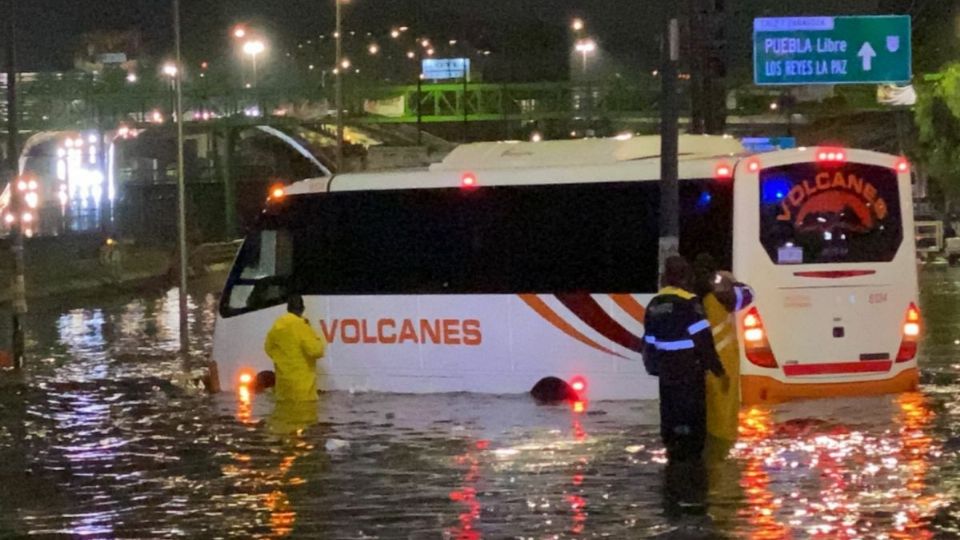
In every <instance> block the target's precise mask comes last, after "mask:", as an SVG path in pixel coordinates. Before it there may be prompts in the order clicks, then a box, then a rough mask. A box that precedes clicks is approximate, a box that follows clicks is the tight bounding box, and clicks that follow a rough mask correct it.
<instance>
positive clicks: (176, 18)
mask: <svg viewBox="0 0 960 540" xmlns="http://www.w3.org/2000/svg"><path fill="white" fill-rule="evenodd" d="M173 31H174V41H175V42H176V54H177V73H176V74H175V75H174V83H175V84H176V94H177V102H176V109H177V233H178V236H179V252H180V257H179V259H180V272H179V273H180V298H179V300H180V354H182V355H183V356H184V358H186V356H187V354H189V352H190V325H189V322H190V320H189V317H188V316H187V184H186V179H185V178H184V171H183V59H182V56H181V52H180V0H173Z"/></svg>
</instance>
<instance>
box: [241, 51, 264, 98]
mask: <svg viewBox="0 0 960 540" xmlns="http://www.w3.org/2000/svg"><path fill="white" fill-rule="evenodd" d="M266 48H267V46H266V45H264V44H263V42H262V41H260V40H259V39H255V40H252V41H248V42H246V43H244V44H243V52H245V53H246V54H249V55H250V59H251V61H252V62H253V87H254V88H256V86H257V55H258V54H260V53H262V52H263V51H265V50H266Z"/></svg>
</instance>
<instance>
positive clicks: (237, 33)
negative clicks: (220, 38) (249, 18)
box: [233, 26, 247, 39]
mask: <svg viewBox="0 0 960 540" xmlns="http://www.w3.org/2000/svg"><path fill="white" fill-rule="evenodd" d="M233 37H235V38H237V39H243V38H245V37H247V29H246V28H244V27H242V26H237V27H236V28H234V29H233Z"/></svg>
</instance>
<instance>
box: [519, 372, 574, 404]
mask: <svg viewBox="0 0 960 540" xmlns="http://www.w3.org/2000/svg"><path fill="white" fill-rule="evenodd" d="M530 395H531V396H533V399H535V400H536V401H537V403H538V404H540V405H553V404H557V403H562V402H564V401H576V399H577V392H576V391H574V389H573V387H571V386H570V384H568V383H567V381H565V380H563V379H560V378H558V377H544V378H542V379H540V380H539V381H538V382H537V384H535V385H533V388H531V389H530Z"/></svg>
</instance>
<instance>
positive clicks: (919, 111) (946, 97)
mask: <svg viewBox="0 0 960 540" xmlns="http://www.w3.org/2000/svg"><path fill="white" fill-rule="evenodd" d="M915 118H916V123H917V129H918V131H919V143H920V144H919V145H918V147H917V155H916V156H915V159H916V160H918V161H920V162H921V163H922V164H923V165H925V166H926V168H927V171H928V172H929V174H930V176H931V177H932V178H933V179H934V180H936V181H937V182H938V183H939V184H940V186H941V187H942V188H943V190H944V191H945V192H947V193H949V194H960V62H954V63H951V64H948V65H947V66H946V67H945V68H944V69H943V70H942V71H941V72H940V73H938V74H936V75H934V76H929V77H927V80H925V81H924V82H923V83H922V84H919V85H918V92H917V106H916V112H915Z"/></svg>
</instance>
